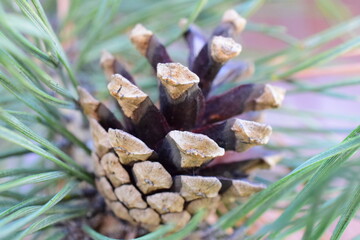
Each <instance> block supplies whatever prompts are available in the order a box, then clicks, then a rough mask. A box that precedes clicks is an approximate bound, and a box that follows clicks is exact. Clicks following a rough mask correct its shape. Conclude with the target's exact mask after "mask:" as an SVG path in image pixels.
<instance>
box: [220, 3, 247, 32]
mask: <svg viewBox="0 0 360 240" xmlns="http://www.w3.org/2000/svg"><path fill="white" fill-rule="evenodd" d="M222 22H224V23H228V22H229V23H231V24H233V25H234V27H235V30H236V33H241V32H242V31H243V30H244V29H245V26H246V19H245V18H243V17H241V16H240V15H239V14H238V13H237V12H236V11H235V10H234V9H229V10H227V11H226V12H225V13H224V15H223V18H222Z"/></svg>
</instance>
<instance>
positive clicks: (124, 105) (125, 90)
mask: <svg viewBox="0 0 360 240" xmlns="http://www.w3.org/2000/svg"><path fill="white" fill-rule="evenodd" d="M108 89H109V92H110V94H111V95H112V96H113V97H115V98H116V100H117V101H118V103H119V105H120V107H121V109H122V111H123V112H124V114H125V116H126V117H128V118H132V119H133V118H135V116H134V112H135V111H136V110H137V109H138V108H139V107H140V104H141V103H143V102H144V101H145V100H146V99H148V95H146V94H145V93H144V92H143V91H141V90H140V89H139V88H138V87H137V86H135V85H134V84H132V83H131V82H130V81H129V80H127V79H126V78H124V77H123V76H121V75H120V74H115V75H113V76H112V77H111V81H110V83H109V84H108Z"/></svg>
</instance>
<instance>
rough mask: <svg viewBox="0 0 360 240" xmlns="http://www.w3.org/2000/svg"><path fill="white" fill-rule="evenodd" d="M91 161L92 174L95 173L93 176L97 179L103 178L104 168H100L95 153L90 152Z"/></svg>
mask: <svg viewBox="0 0 360 240" xmlns="http://www.w3.org/2000/svg"><path fill="white" fill-rule="evenodd" d="M91 159H92V161H93V164H94V172H95V175H96V176H97V177H103V176H105V170H104V168H103V167H102V166H101V164H100V159H99V157H98V156H97V155H96V153H94V152H92V153H91Z"/></svg>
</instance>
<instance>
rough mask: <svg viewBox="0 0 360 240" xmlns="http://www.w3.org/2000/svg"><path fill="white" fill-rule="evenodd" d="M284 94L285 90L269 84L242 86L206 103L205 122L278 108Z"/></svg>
mask: <svg viewBox="0 0 360 240" xmlns="http://www.w3.org/2000/svg"><path fill="white" fill-rule="evenodd" d="M284 94H285V90H284V89H282V88H279V87H273V86H271V85H269V84H244V85H240V86H238V87H236V88H233V89H231V90H229V91H227V92H225V93H223V94H221V95H218V96H214V97H212V98H210V99H209V100H207V101H206V108H205V113H204V122H207V123H211V122H216V121H221V120H224V119H228V118H230V117H233V116H236V115H239V114H241V113H244V112H248V111H254V110H263V109H268V108H277V107H279V106H280V105H281V103H282V100H283V99H284ZM234 102H238V103H239V104H234ZM223 106H227V107H226V108H224V107H223Z"/></svg>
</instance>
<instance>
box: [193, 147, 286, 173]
mask: <svg viewBox="0 0 360 240" xmlns="http://www.w3.org/2000/svg"><path fill="white" fill-rule="evenodd" d="M282 158H283V155H282V154H278V153H275V154H274V153H265V156H262V157H255V158H250V159H242V160H234V161H233V162H229V163H219V164H216V165H214V166H211V167H206V168H204V169H201V170H200V172H199V174H200V175H201V176H217V177H222V178H245V177H248V175H249V174H251V173H252V172H254V171H256V170H259V169H269V168H271V167H272V166H274V165H275V164H276V163H278V162H279V161H280V160H281V159H282Z"/></svg>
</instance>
